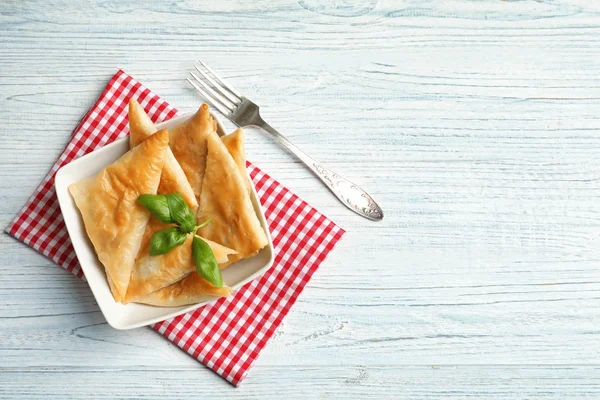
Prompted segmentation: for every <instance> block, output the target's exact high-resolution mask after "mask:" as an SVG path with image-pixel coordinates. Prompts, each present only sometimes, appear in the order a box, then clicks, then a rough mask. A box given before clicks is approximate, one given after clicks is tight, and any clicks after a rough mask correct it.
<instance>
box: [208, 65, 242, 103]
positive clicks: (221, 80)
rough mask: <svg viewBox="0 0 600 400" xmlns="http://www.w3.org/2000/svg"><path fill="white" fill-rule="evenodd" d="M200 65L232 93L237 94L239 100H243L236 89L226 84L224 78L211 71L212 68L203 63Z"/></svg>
mask: <svg viewBox="0 0 600 400" xmlns="http://www.w3.org/2000/svg"><path fill="white" fill-rule="evenodd" d="M200 64H202V66H203V67H204V68H206V70H207V71H208V72H210V73H211V74H212V75H213V76H214V77H215V78H216V79H217V80H218V81H219V82H221V84H222V85H223V86H225V87H226V88H227V90H229V91H230V92H231V93H233V94H235V95H236V96H237V97H238V98H239V99H241V98H242V97H243V96H242V95H241V94H239V93H238V92H237V91H236V90H235V89H234V88H232V87H231V85H229V84H228V83H227V82H225V80H224V79H223V78H221V77H220V76H219V75H217V74H215V72H214V71H213V70H212V69H210V67H209V66H208V65H206V64H204V63H203V62H202V61H200Z"/></svg>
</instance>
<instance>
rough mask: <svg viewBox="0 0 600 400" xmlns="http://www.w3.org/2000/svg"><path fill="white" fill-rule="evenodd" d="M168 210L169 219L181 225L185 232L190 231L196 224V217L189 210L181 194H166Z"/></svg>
mask: <svg viewBox="0 0 600 400" xmlns="http://www.w3.org/2000/svg"><path fill="white" fill-rule="evenodd" d="M166 198H167V203H168V204H169V210H170V211H171V219H172V220H173V222H175V223H176V224H177V225H179V226H180V227H181V230H182V231H183V232H185V233H190V232H191V231H193V230H194V226H195V225H196V217H194V214H193V213H192V210H190V207H189V206H188V205H187V203H186V202H185V200H184V199H183V197H181V194H179V193H171V194H168V195H166Z"/></svg>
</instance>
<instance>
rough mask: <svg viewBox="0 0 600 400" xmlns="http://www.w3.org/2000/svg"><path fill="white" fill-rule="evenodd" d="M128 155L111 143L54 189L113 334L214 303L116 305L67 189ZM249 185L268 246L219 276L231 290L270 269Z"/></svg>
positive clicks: (71, 167)
mask: <svg viewBox="0 0 600 400" xmlns="http://www.w3.org/2000/svg"><path fill="white" fill-rule="evenodd" d="M191 116H192V114H186V115H182V116H180V117H175V118H173V119H171V120H169V121H166V122H163V123H160V124H158V125H156V127H157V128H158V129H169V128H173V127H175V126H177V125H179V124H180V123H182V122H184V121H186V120H188V119H189V118H190V117H191ZM218 133H219V135H222V134H223V128H222V126H221V125H220V124H219V128H218ZM128 150H129V137H126V138H123V139H119V140H117V141H115V142H114V143H111V144H109V145H107V146H104V147H102V148H101V149H98V150H96V151H94V152H92V153H90V154H87V155H85V156H83V157H81V158H78V159H77V160H74V161H72V162H71V163H69V164H67V165H65V166H63V167H62V168H61V169H60V170H58V172H57V173H56V179H55V186H56V194H57V196H58V202H59V204H60V209H61V211H62V215H63V218H64V220H65V224H66V226H67V230H68V231H69V236H70V237H71V242H72V243H73V248H74V249H75V253H76V254H77V258H78V259H79V264H80V265H81V268H82V269H83V272H84V274H85V277H86V279H87V282H88V284H89V285H90V288H91V289H92V293H93V294H94V297H95V298H96V301H97V302H98V305H99V306H100V310H101V311H102V314H104V317H105V318H106V321H107V322H108V323H109V324H110V326H112V327H113V328H115V329H133V328H138V327H140V326H146V325H151V324H154V323H156V322H159V321H163V320H165V319H169V318H172V317H175V316H177V315H181V314H184V313H187V312H189V311H192V310H195V309H196V308H198V307H201V306H204V305H206V304H209V303H212V302H213V301H216V300H217V299H215V298H214V297H210V296H206V299H205V300H203V301H201V302H199V303H196V304H192V305H187V306H180V307H155V306H150V305H145V304H137V303H129V304H122V303H117V302H115V300H114V298H113V296H112V294H111V292H110V288H109V286H108V283H107V281H106V274H105V272H104V266H103V265H102V264H101V263H100V261H99V260H98V257H97V256H96V252H95V251H94V246H93V245H92V243H91V242H90V240H89V238H88V236H87V234H86V231H85V226H84V224H83V219H82V218H81V214H80V213H79V210H78V209H77V207H76V205H75V202H74V201H73V198H72V197H71V195H70V193H69V190H68V188H69V186H70V185H71V184H73V183H76V182H79V181H82V180H84V179H86V178H88V177H90V176H93V175H95V174H97V173H98V172H100V171H101V170H102V168H104V167H106V166H107V165H109V164H111V163H113V162H114V161H116V160H117V159H119V158H120V157H121V156H122V155H123V154H125V153H126V152H127V151H128ZM251 186H252V204H253V205H254V211H255V212H256V215H257V216H258V219H259V221H260V224H261V225H262V227H263V229H264V231H265V233H266V234H267V238H268V241H269V243H268V244H267V246H266V247H265V248H264V249H262V250H261V251H260V252H259V253H258V254H257V255H255V256H254V257H251V258H248V259H245V260H241V261H238V262H236V263H235V264H232V265H231V266H229V267H228V268H226V269H225V270H223V271H222V273H223V281H224V282H225V283H226V284H227V285H229V286H230V287H232V288H233V289H234V290H235V289H238V288H239V287H241V286H243V285H244V284H246V283H248V282H249V281H251V280H253V279H255V278H257V277H259V276H260V275H262V274H263V273H264V272H265V271H267V270H268V269H269V268H270V267H271V266H272V265H273V259H274V251H273V242H272V240H271V234H270V232H269V227H268V226H267V222H266V220H265V215H264V213H263V210H262V208H261V206H260V203H259V201H258V196H257V195H256V190H255V189H254V185H251Z"/></svg>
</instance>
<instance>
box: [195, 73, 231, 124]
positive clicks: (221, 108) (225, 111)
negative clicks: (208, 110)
mask: <svg viewBox="0 0 600 400" xmlns="http://www.w3.org/2000/svg"><path fill="white" fill-rule="evenodd" d="M186 79H187V81H188V82H189V83H191V85H192V86H193V87H194V88H195V89H196V90H197V91H198V92H200V94H201V95H202V96H204V98H205V99H206V101H207V102H208V104H210V106H211V107H214V108H216V109H217V110H219V111H220V112H221V114H223V115H229V114H231V110H229V109H227V108H225V106H222V105H220V104H219V103H218V102H216V101H215V100H214V99H213V98H212V97H210V95H209V94H208V93H206V92H205V91H204V90H203V89H202V88H200V86H198V84H197V83H196V82H194V81H193V80H191V79H190V78H186Z"/></svg>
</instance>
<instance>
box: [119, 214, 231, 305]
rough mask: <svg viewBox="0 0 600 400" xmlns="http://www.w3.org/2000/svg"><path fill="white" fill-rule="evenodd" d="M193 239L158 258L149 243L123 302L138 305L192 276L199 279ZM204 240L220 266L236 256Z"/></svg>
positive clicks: (136, 265)
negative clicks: (230, 256)
mask: <svg viewBox="0 0 600 400" xmlns="http://www.w3.org/2000/svg"><path fill="white" fill-rule="evenodd" d="M149 225H150V224H149ZM192 239H193V236H192V235H191V234H189V235H188V238H187V239H186V241H185V242H184V243H183V244H182V245H181V246H177V247H176V248H174V249H173V250H171V251H170V252H168V253H167V254H163V255H159V256H151V255H150V246H149V242H150V240H149V239H148V240H147V241H146V243H147V246H146V247H145V248H142V249H141V250H140V253H139V257H138V259H137V260H136V261H135V266H134V267H133V271H132V272H131V281H130V283H129V288H128V290H127V296H125V298H124V299H123V303H129V302H131V301H136V302H138V301H140V299H141V298H143V297H144V296H145V295H147V294H149V293H152V292H155V291H157V290H159V289H162V288H165V287H166V286H169V285H171V284H173V283H175V282H178V281H180V280H181V279H182V278H184V277H186V276H188V275H190V274H192V275H197V273H196V265H195V264H194V259H193V257H192ZM202 240H204V241H205V242H206V243H208V245H209V246H210V248H211V250H212V251H213V254H214V255H215V259H216V260H217V263H226V262H227V260H228V256H229V255H230V254H235V251H234V250H232V249H229V248H227V247H225V246H221V245H220V244H218V243H215V242H213V241H211V240H208V239H205V238H202Z"/></svg>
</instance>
